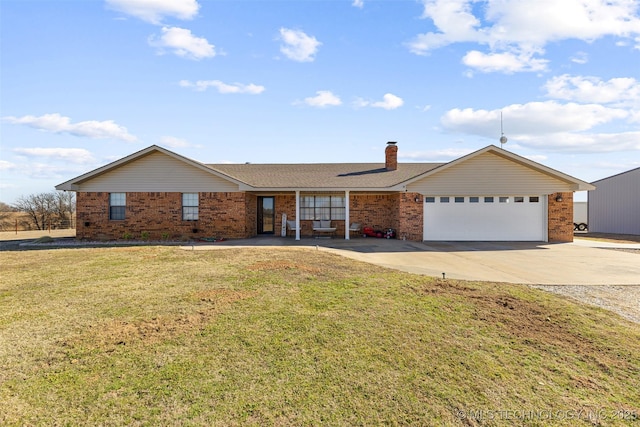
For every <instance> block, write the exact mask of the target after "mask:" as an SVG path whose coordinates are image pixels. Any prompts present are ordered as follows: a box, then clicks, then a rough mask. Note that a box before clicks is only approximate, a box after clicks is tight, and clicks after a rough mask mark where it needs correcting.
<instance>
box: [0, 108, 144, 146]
mask: <svg viewBox="0 0 640 427" xmlns="http://www.w3.org/2000/svg"><path fill="white" fill-rule="evenodd" d="M3 120H5V121H7V122H9V123H12V124H21V125H26V126H29V127H32V128H34V129H39V130H44V131H48V132H53V133H69V134H71V135H75V136H81V137H88V138H95V139H104V138H112V139H120V140H122V141H127V142H133V141H136V140H137V138H136V137H135V136H133V135H131V134H130V133H129V131H128V130H127V128H125V127H124V126H120V125H118V124H116V123H115V122H114V121H113V120H105V121H102V122H99V121H96V120H88V121H84V122H78V123H71V119H70V118H69V117H65V116H62V115H60V114H58V113H53V114H44V115H42V116H40V117H36V116H23V117H13V116H8V117H3Z"/></svg>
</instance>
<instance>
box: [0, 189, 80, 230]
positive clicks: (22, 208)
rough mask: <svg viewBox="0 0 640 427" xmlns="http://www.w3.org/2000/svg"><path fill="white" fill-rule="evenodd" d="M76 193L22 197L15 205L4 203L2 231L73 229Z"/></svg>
mask: <svg viewBox="0 0 640 427" xmlns="http://www.w3.org/2000/svg"><path fill="white" fill-rule="evenodd" d="M75 212H76V198H75V193H73V192H65V191H52V192H49V193H39V194H31V195H29V196H21V197H20V198H18V199H17V200H16V202H15V203H14V204H12V205H8V204H6V203H1V202H0V229H2V230H13V229H15V227H16V221H18V227H19V228H20V229H23V230H46V229H48V228H49V227H51V228H56V229H61V228H73V227H74V225H75V222H74V220H75Z"/></svg>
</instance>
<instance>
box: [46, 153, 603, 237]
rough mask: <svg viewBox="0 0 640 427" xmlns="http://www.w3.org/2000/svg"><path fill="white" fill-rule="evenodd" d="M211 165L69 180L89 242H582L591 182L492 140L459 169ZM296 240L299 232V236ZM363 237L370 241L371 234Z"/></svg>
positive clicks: (135, 164) (153, 163)
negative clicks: (325, 231)
mask: <svg viewBox="0 0 640 427" xmlns="http://www.w3.org/2000/svg"><path fill="white" fill-rule="evenodd" d="M397 152H398V147H397V145H396V143H395V142H389V143H387V146H386V150H385V162H384V163H329V164H314V163H308V164H204V163H200V162H198V161H196V160H192V159H189V158H186V157H183V156H181V155H179V154H176V153H174V152H172V151H169V150H167V149H165V148H162V147H158V146H155V145H153V146H151V147H148V148H145V149H143V150H141V151H138V152H136V153H133V154H131V155H129V156H127V157H124V158H122V159H120V160H117V161H115V162H113V163H110V164H108V165H105V166H103V167H100V168H98V169H95V170H93V171H91V172H88V173H86V174H84V175H80V176H78V177H76V178H73V179H71V180H69V181H66V182H64V183H62V184H60V185H58V186H56V189H58V190H65V191H75V192H76V193H77V228H76V235H77V237H78V238H80V239H121V238H124V237H128V238H140V237H147V238H150V239H189V238H198V237H217V238H248V237H253V236H257V235H260V234H275V235H281V232H282V231H284V227H283V218H284V215H283V214H285V215H286V218H287V219H288V220H290V221H295V225H296V227H294V229H295V231H293V234H294V236H295V239H300V237H301V236H311V235H312V234H313V230H312V223H313V221H314V220H330V221H331V227H336V233H335V234H336V235H337V236H344V238H345V239H349V238H350V232H349V225H350V224H352V223H359V224H361V226H362V227H363V228H364V227H371V228H373V229H379V230H385V229H388V228H391V229H394V230H395V232H396V237H397V238H400V239H406V240H412V241H423V240H427V241H430V240H450V241H463V240H467V241H474V240H475V241H545V242H569V241H572V240H573V192H575V191H583V190H593V189H594V188H595V187H594V186H592V185H591V184H589V183H587V182H584V181H581V180H579V179H576V178H573V177H571V176H569V175H566V174H564V173H562V172H559V171H556V170H553V169H551V168H548V167H546V166H544V165H541V164H539V163H536V162H534V161H531V160H529V159H526V158H524V157H521V156H518V155H516V154H513V153H511V152H509V151H506V150H503V149H501V148H498V147H496V146H493V145H490V146H487V147H485V148H483V149H481V150H478V151H476V152H474V153H471V154H469V155H466V156H463V157H460V158H458V159H456V160H453V161H451V162H448V163H398V157H397ZM289 234H291V233H289ZM358 235H360V236H361V235H362V234H361V232H359V233H358Z"/></svg>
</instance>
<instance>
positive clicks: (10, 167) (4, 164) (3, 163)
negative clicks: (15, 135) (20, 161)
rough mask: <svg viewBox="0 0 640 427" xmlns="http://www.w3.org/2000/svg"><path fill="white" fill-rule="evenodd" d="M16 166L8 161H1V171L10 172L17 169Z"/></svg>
mask: <svg viewBox="0 0 640 427" xmlns="http://www.w3.org/2000/svg"><path fill="white" fill-rule="evenodd" d="M16 167H17V166H16V164H15V163H11V162H8V161H6V160H0V171H10V170H14V169H16Z"/></svg>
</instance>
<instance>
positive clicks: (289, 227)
mask: <svg viewBox="0 0 640 427" xmlns="http://www.w3.org/2000/svg"><path fill="white" fill-rule="evenodd" d="M290 231H293V234H294V235H295V234H296V231H298V229H297V228H296V221H295V220H287V236H288V235H289V232H290Z"/></svg>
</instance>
